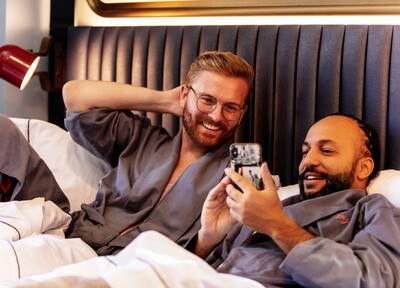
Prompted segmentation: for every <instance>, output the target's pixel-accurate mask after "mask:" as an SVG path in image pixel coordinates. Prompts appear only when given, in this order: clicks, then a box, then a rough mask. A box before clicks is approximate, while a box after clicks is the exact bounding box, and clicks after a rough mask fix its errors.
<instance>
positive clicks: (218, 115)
mask: <svg viewBox="0 0 400 288" xmlns="http://www.w3.org/2000/svg"><path fill="white" fill-rule="evenodd" d="M223 108H224V107H223V105H221V104H219V103H217V104H216V106H215V109H214V110H213V111H211V112H210V113H209V114H208V115H209V116H210V117H211V118H212V119H213V120H214V121H215V122H219V121H222V119H223V117H224V115H223Z"/></svg>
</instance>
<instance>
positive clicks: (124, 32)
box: [115, 27, 133, 83]
mask: <svg viewBox="0 0 400 288" xmlns="http://www.w3.org/2000/svg"><path fill="white" fill-rule="evenodd" d="M132 37H133V29H132V28H130V27H122V28H120V29H119V33H118V39H117V54H116V62H115V63H116V68H115V72H116V75H115V80H116V81H117V82H120V83H130V81H131V78H132V75H131V67H132V52H133V51H132V44H133V41H132Z"/></svg>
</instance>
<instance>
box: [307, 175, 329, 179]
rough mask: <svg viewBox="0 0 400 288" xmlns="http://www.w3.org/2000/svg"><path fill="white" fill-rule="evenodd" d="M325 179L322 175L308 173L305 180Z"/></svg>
mask: <svg viewBox="0 0 400 288" xmlns="http://www.w3.org/2000/svg"><path fill="white" fill-rule="evenodd" d="M322 179H324V178H323V177H322V176H319V175H318V176H317V175H306V176H305V177H304V180H322Z"/></svg>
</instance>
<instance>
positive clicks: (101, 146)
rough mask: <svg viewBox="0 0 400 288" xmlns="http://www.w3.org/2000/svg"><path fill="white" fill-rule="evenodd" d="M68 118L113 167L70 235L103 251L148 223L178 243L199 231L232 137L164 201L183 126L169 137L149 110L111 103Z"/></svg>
mask: <svg viewBox="0 0 400 288" xmlns="http://www.w3.org/2000/svg"><path fill="white" fill-rule="evenodd" d="M65 125H66V127H67V128H68V129H69V131H70V133H71V136H72V138H73V139H74V140H75V141H76V142H78V143H79V144H81V145H82V146H84V147H85V148H86V149H87V150H89V151H90V152H91V153H93V154H94V155H95V156H97V157H100V158H102V159H104V160H105V161H106V162H108V163H109V164H110V165H111V166H112V167H114V168H113V170H112V171H111V172H110V173H109V174H107V175H106V177H104V178H103V179H102V181H101V184H100V187H99V191H98V193H97V197H96V201H95V202H94V203H92V204H91V205H82V210H81V211H79V212H77V213H76V214H74V215H73V221H72V224H71V225H70V228H69V230H68V231H67V236H68V237H80V238H82V239H83V240H84V241H85V242H86V243H88V244H89V245H90V246H91V247H93V248H94V249H95V250H96V252H97V253H98V254H99V255H105V254H111V253H116V252H118V251H119V250H121V249H122V248H123V247H125V246H126V245H127V244H128V243H129V242H131V241H132V240H133V239H134V238H135V237H137V235H139V233H141V232H143V231H146V230H156V231H158V232H161V233H162V234H164V235H166V236H167V237H169V238H170V239H172V240H173V241H175V242H177V243H178V244H180V245H184V244H185V243H186V242H187V241H188V240H189V239H190V238H191V237H192V236H193V235H194V234H195V233H196V232H197V231H198V229H199V228H200V213H201V209H202V205H203V202H204V200H205V198H206V196H207V194H208V192H209V191H210V190H211V189H212V188H213V187H214V186H215V185H216V184H217V183H218V182H219V181H220V180H221V178H222V177H223V174H224V168H225V167H226V166H227V164H228V161H229V149H228V147H229V144H230V143H225V144H223V145H221V146H220V147H218V148H217V149H215V150H213V151H209V152H208V153H206V154H205V155H203V156H202V157H201V158H199V159H198V160H197V161H196V162H195V163H193V164H192V165H190V166H189V167H188V168H187V169H186V170H185V171H184V173H183V174H182V175H181V176H180V178H179V179H178V180H177V181H176V182H175V184H174V185H173V186H172V187H171V188H170V190H169V191H168V193H167V194H166V195H165V197H163V199H162V200H161V201H159V199H160V197H161V195H162V192H163V190H164V188H165V187H166V185H167V183H168V180H169V178H170V176H171V175H172V172H173V170H174V168H175V165H176V163H177V161H178V156H179V150H180V145H181V137H182V135H181V132H180V133H179V134H178V135H177V136H175V137H174V138H171V137H170V136H169V135H168V133H167V132H166V131H165V130H164V129H163V128H161V127H158V126H153V125H151V123H150V121H149V119H147V118H143V117H139V116H137V115H133V114H132V113H131V112H130V111H112V110H109V109H95V110H91V111H88V112H84V113H79V114H76V113H68V114H67V118H66V120H65ZM131 226H133V227H134V229H133V230H131V231H130V232H129V233H128V234H126V235H123V236H122V235H120V233H121V232H122V231H124V230H125V229H126V228H128V227H131Z"/></svg>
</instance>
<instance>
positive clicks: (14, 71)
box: [0, 45, 40, 90]
mask: <svg viewBox="0 0 400 288" xmlns="http://www.w3.org/2000/svg"><path fill="white" fill-rule="evenodd" d="M39 59H40V57H38V56H36V55H34V54H33V53H31V52H29V51H26V50H24V49H22V48H20V47H18V46H15V45H4V46H2V47H0V77H1V78H3V79H4V80H6V81H8V82H10V83H11V84H13V85H15V86H17V87H19V89H20V90H22V89H24V87H25V86H26V84H28V82H29V80H30V79H31V77H32V75H33V73H34V72H35V70H36V67H37V65H38V64H39Z"/></svg>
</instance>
